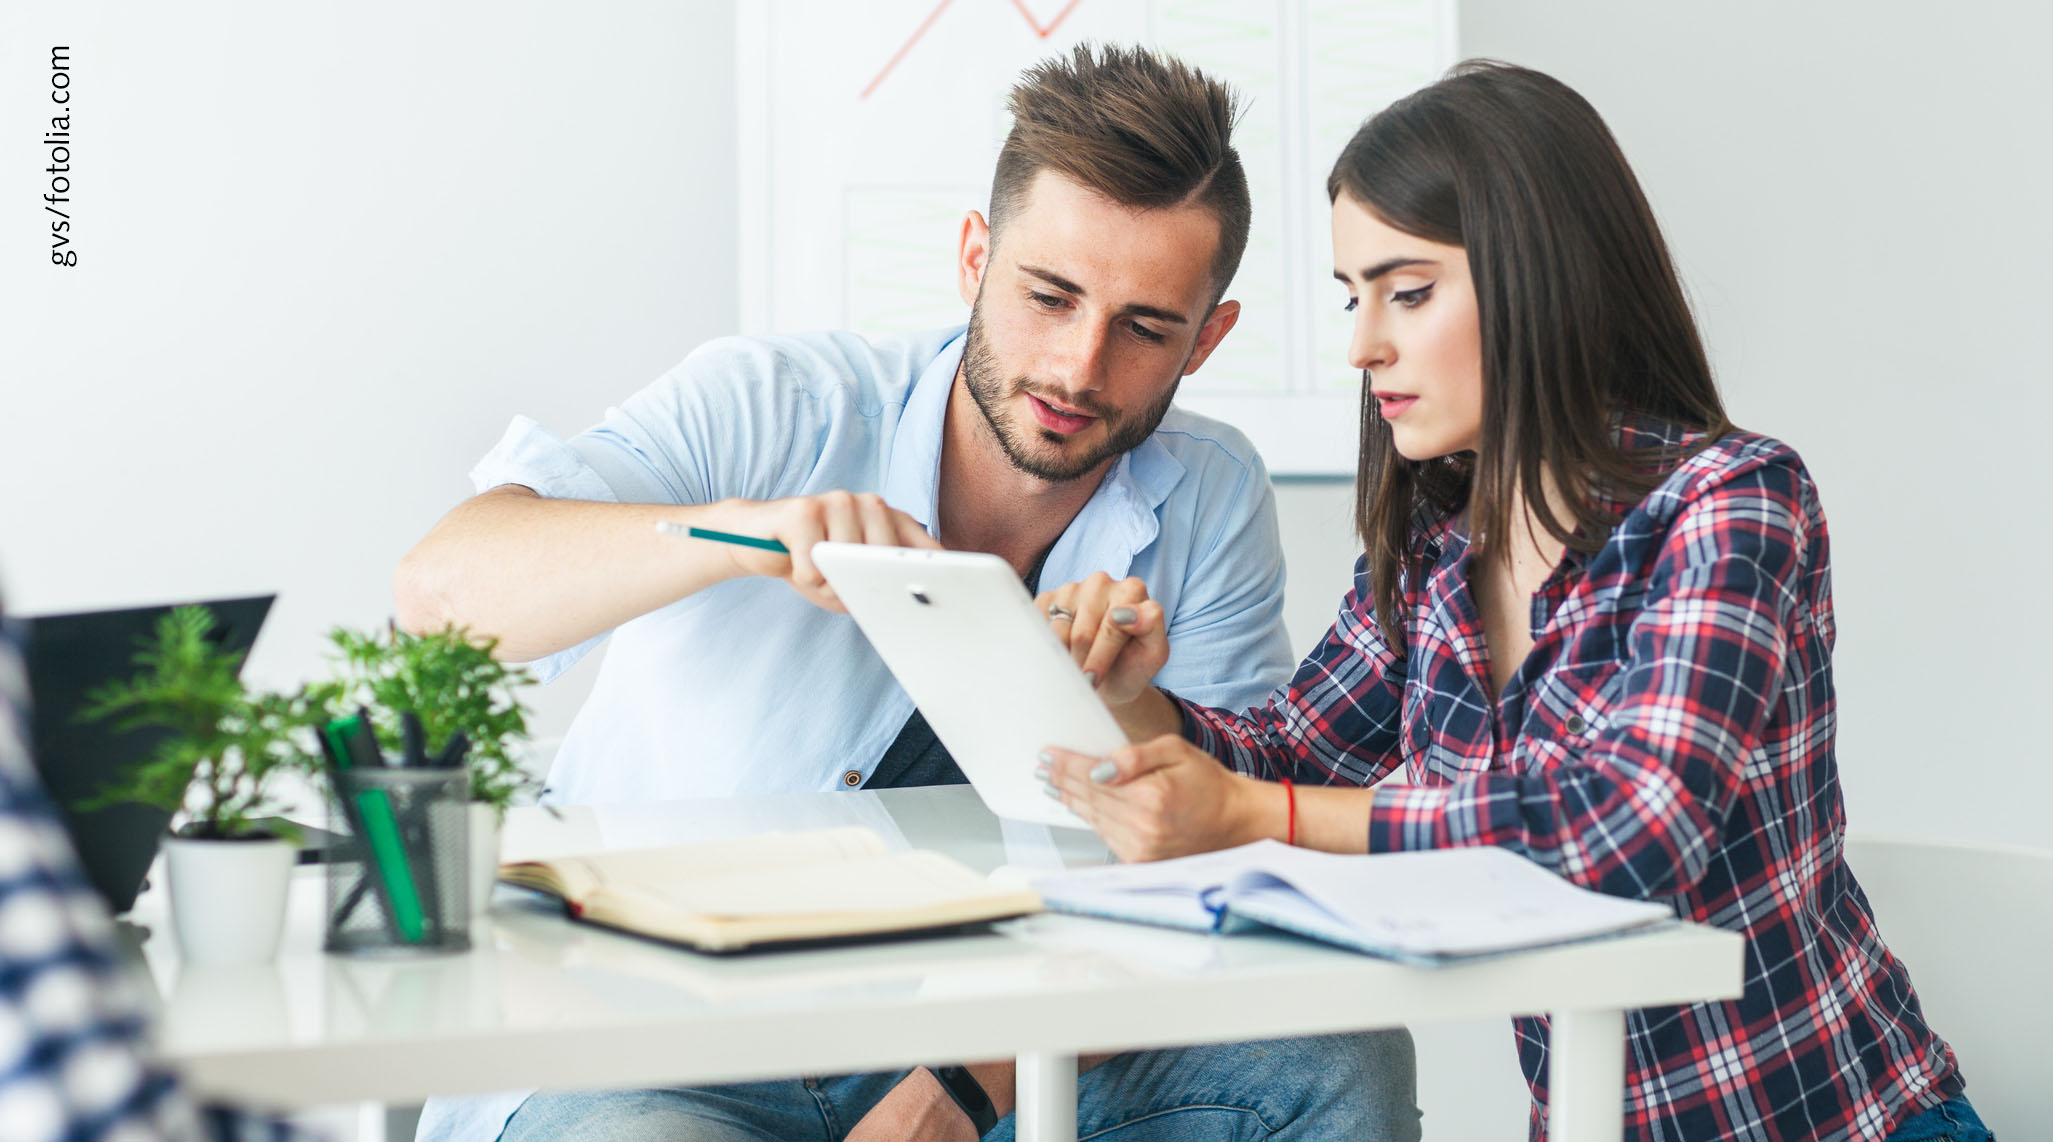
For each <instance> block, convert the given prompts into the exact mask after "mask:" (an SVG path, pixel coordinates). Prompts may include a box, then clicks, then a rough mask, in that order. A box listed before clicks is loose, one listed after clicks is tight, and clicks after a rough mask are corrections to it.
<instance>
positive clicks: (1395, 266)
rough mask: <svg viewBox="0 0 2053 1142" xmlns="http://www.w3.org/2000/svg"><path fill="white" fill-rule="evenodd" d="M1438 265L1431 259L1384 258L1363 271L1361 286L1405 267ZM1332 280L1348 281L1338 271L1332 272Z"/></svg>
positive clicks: (1344, 275) (1345, 276)
mask: <svg viewBox="0 0 2053 1142" xmlns="http://www.w3.org/2000/svg"><path fill="white" fill-rule="evenodd" d="M1439 264H1440V263H1438V262H1436V261H1434V260H1433V259H1431V258H1385V259H1384V260H1382V261H1380V262H1377V263H1376V264H1375V265H1373V266H1370V267H1369V268H1368V269H1366V270H1363V271H1362V276H1361V281H1362V284H1363V285H1367V284H1368V283H1370V282H1372V281H1375V280H1376V279H1377V278H1380V277H1382V276H1383V275H1384V274H1387V273H1389V272H1390V271H1392V270H1401V269H1403V268H1405V267H1406V266H1437V265H1439ZM1333 279H1334V280H1335V281H1340V282H1345V281H1348V280H1349V278H1348V276H1347V275H1346V274H1344V273H1342V272H1340V271H1339V270H1334V271H1333Z"/></svg>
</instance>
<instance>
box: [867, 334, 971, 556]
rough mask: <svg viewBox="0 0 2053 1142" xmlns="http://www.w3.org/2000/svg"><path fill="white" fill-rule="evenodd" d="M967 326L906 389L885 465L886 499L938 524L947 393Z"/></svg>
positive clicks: (930, 527)
mask: <svg viewBox="0 0 2053 1142" xmlns="http://www.w3.org/2000/svg"><path fill="white" fill-rule="evenodd" d="M967 330H968V326H963V327H962V328H959V329H957V330H956V331H955V335H954V336H952V337H950V338H949V339H948V343H947V344H945V345H943V346H941V351H940V352H939V353H936V354H935V355H934V359H933V360H932V361H930V362H928V363H927V367H926V368H925V369H924V370H922V371H921V373H920V375H919V379H918V380H915V381H914V382H913V385H912V390H911V391H910V392H908V393H906V394H905V406H904V409H903V411H901V412H900V413H899V416H898V428H897V430H896V431H895V432H894V433H893V435H892V437H891V459H890V461H889V463H888V464H887V466H886V467H885V470H884V502H885V503H888V504H890V505H891V506H892V507H894V508H897V509H898V510H899V511H902V512H904V513H905V514H907V515H909V516H911V517H912V518H914V519H916V520H918V521H920V523H921V524H923V525H925V527H926V529H927V531H928V533H929V534H932V532H933V530H934V504H935V500H936V497H937V493H938V491H939V489H940V485H941V436H942V431H943V427H944V425H945V422H946V420H947V415H948V394H949V393H950V392H951V391H952V390H953V389H954V388H955V371H956V369H957V368H958V367H959V366H960V365H961V364H962V350H963V344H964V342H965V340H966V337H967Z"/></svg>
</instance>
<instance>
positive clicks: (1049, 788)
mask: <svg viewBox="0 0 2053 1142" xmlns="http://www.w3.org/2000/svg"><path fill="white" fill-rule="evenodd" d="M1041 792H1043V793H1046V794H1047V795H1048V800H1050V801H1060V800H1062V790H1060V789H1057V788H1055V787H1054V786H1053V785H1043V786H1041Z"/></svg>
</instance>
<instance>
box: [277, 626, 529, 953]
mask: <svg viewBox="0 0 2053 1142" xmlns="http://www.w3.org/2000/svg"><path fill="white" fill-rule="evenodd" d="M328 638H329V641H330V642H332V643H334V644H335V648H336V650H337V651H339V652H340V659H339V662H338V670H337V677H336V678H335V679H334V680H333V681H332V682H330V683H327V684H324V685H322V686H317V687H315V688H313V689H314V693H315V694H316V695H317V700H318V701H319V702H321V703H322V704H323V705H325V706H327V707H328V709H329V710H330V711H331V712H332V713H347V712H353V711H354V710H355V709H356V708H357V707H358V706H363V707H367V708H368V709H369V710H370V711H371V724H372V727H373V729H375V730H376V731H377V735H378V744H379V746H380V747H381V748H383V749H385V750H386V751H388V752H396V751H398V750H400V749H402V748H403V741H404V733H403V730H402V729H401V725H400V716H401V714H403V713H404V712H406V711H409V710H410V711H412V712H413V713H414V714H415V716H417V717H418V718H419V719H420V724H421V730H422V736H423V738H424V739H425V741H424V744H425V747H426V751H427V753H428V754H430V755H431V756H432V755H436V754H439V753H440V752H441V751H442V750H443V749H445V748H446V747H447V746H448V743H449V740H450V738H451V736H452V735H454V734H457V733H459V732H460V733H462V734H463V736H464V738H465V739H466V740H467V742H468V743H469V749H468V753H467V755H466V758H467V761H466V764H467V766H468V768H469V771H470V819H469V823H468V830H469V835H470V841H469V843H470V860H469V869H470V885H469V891H470V901H471V910H472V913H473V914H476V913H480V912H483V911H484V909H485V905H486V903H487V901H488V900H489V899H490V895H491V890H492V882H493V880H494V878H495V877H496V876H497V875H498V870H499V827H500V824H501V821H502V820H503V818H504V817H505V815H506V809H507V807H508V806H509V805H511V804H512V803H513V799H514V798H515V797H516V796H518V795H520V794H521V793H523V792H525V791H527V790H529V789H531V788H533V787H534V785H535V781H534V779H533V778H531V777H529V776H528V774H527V771H526V770H524V769H523V768H522V767H521V764H520V762H519V760H518V759H517V758H516V757H515V751H516V750H518V749H519V748H520V746H521V745H522V744H523V743H525V742H526V741H527V735H528V726H527V716H528V711H527V707H525V706H523V705H521V703H520V699H519V697H518V696H517V694H516V690H517V689H518V688H519V687H521V686H525V685H528V684H530V683H532V682H533V680H534V679H533V676H532V675H530V674H528V672H527V671H526V670H525V669H523V668H521V667H519V666H508V665H507V664H506V663H503V662H500V661H499V660H497V659H495V658H493V657H492V648H493V647H494V646H495V645H496V644H497V642H496V640H492V639H486V640H482V641H473V640H472V639H471V637H470V635H469V633H468V632H467V631H465V630H463V629H462V628H460V627H455V626H450V627H446V628H444V629H442V630H440V631H436V632H432V633H429V634H420V635H416V634H410V633H408V632H407V631H403V630H400V629H399V628H398V627H396V626H393V625H391V624H387V626H386V629H385V630H384V631H383V632H382V633H370V634H365V633H361V632H357V631H352V630H348V629H346V628H343V627H337V628H335V629H334V630H332V631H330V632H329V634H328Z"/></svg>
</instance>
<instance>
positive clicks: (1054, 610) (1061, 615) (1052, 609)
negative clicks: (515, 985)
mask: <svg viewBox="0 0 2053 1142" xmlns="http://www.w3.org/2000/svg"><path fill="white" fill-rule="evenodd" d="M1074 618H1076V612H1075V611H1072V610H1070V609H1069V608H1068V607H1062V606H1057V605H1055V604H1053V603H1050V604H1049V605H1048V621H1049V622H1051V623H1052V622H1054V621H1055V620H1056V619H1074Z"/></svg>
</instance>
